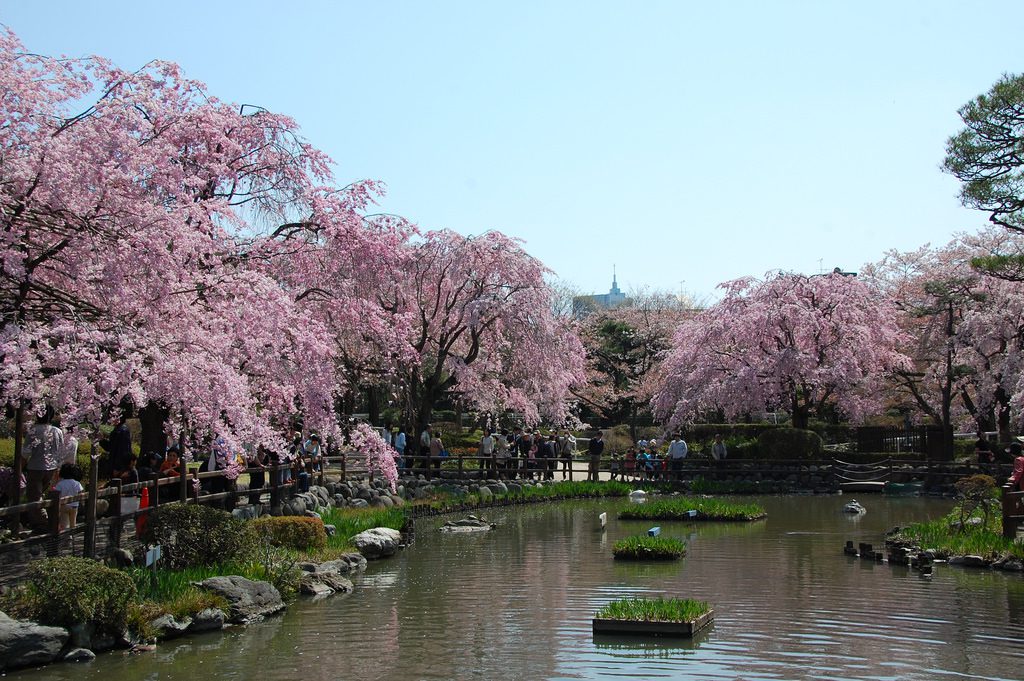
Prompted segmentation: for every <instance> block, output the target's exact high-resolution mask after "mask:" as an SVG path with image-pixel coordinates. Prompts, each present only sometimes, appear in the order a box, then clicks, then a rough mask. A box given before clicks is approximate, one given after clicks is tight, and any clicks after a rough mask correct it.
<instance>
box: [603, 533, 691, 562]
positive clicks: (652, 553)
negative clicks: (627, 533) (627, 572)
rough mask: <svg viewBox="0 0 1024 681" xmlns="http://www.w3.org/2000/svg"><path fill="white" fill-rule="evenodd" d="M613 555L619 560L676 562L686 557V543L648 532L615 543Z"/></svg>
mask: <svg viewBox="0 0 1024 681" xmlns="http://www.w3.org/2000/svg"><path fill="white" fill-rule="evenodd" d="M654 529H659V530H660V528H654ZM612 555H613V556H615V558H616V559H618V560H676V559H677V558H682V557H683V556H685V555H686V542H684V541H683V540H682V539H677V538H675V537H659V536H656V535H655V534H652V533H650V532H648V534H646V535H642V534H641V535H637V536H635V537H625V538H624V539H620V540H619V541H617V542H615V543H614V544H613V545H612Z"/></svg>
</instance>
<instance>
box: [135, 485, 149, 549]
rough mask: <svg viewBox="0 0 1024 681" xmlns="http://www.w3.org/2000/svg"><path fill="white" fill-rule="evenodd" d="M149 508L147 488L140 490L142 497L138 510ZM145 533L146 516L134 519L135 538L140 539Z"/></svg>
mask: <svg viewBox="0 0 1024 681" xmlns="http://www.w3.org/2000/svg"><path fill="white" fill-rule="evenodd" d="M144 508H149V488H148V487H143V488H142V497H141V498H140V499H139V510H140V511H141V510H142V509H144ZM145 531H146V514H143V515H140V516H138V517H137V518H135V536H137V537H141V536H142V534H143V533H144V532H145Z"/></svg>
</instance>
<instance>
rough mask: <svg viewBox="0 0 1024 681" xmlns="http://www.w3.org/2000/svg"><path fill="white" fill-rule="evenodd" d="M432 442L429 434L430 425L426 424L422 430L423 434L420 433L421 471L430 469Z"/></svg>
mask: <svg viewBox="0 0 1024 681" xmlns="http://www.w3.org/2000/svg"><path fill="white" fill-rule="evenodd" d="M431 440H432V437H431V432H430V424H429V423H428V424H427V425H426V426H425V427H424V428H423V432H422V433H420V452H419V454H420V459H421V461H422V462H423V470H424V471H425V470H427V469H428V468H429V467H430V441H431Z"/></svg>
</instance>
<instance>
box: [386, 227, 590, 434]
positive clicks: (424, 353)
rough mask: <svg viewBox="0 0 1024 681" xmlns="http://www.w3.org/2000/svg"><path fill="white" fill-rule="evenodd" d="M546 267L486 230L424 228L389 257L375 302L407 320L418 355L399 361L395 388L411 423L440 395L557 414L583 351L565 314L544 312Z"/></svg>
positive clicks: (422, 420)
mask: <svg viewBox="0 0 1024 681" xmlns="http://www.w3.org/2000/svg"><path fill="white" fill-rule="evenodd" d="M546 272H547V270H546V269H545V267H544V266H543V265H542V264H541V263H540V262H539V261H538V260H537V259H536V258H533V257H532V256H530V255H529V254H528V253H526V251H524V250H523V248H522V246H521V244H520V243H519V242H518V241H516V240H515V239H512V238H509V237H507V236H505V235H504V234H501V233H500V232H494V231H489V232H485V233H484V234H481V235H479V236H471V237H466V236H462V235H460V234H457V233H455V232H451V231H446V230H444V231H431V232H427V233H425V234H423V235H422V237H421V238H419V239H418V240H414V241H412V242H411V243H410V244H409V246H408V247H407V248H406V249H405V251H404V253H403V256H402V258H401V259H398V260H395V269H394V276H395V281H396V285H395V286H394V287H393V288H392V290H391V291H390V292H384V293H382V298H381V303H382V306H383V307H384V308H385V309H387V310H390V311H391V312H392V313H393V314H395V315H396V317H401V318H404V319H405V320H407V322H408V323H409V324H410V325H411V326H410V336H409V343H410V346H411V347H412V348H413V349H414V350H415V352H416V355H417V358H418V361H417V362H415V363H412V364H408V365H407V366H406V367H405V368H404V369H402V372H403V373H402V375H401V376H400V380H399V385H398V390H399V392H400V393H401V394H402V395H403V396H404V404H405V411H406V415H407V419H408V421H409V424H410V425H413V426H415V428H416V430H417V431H418V430H419V429H421V428H423V426H424V425H425V424H426V423H428V422H429V421H430V416H431V413H432V411H433V408H434V405H435V404H436V403H437V402H438V401H440V400H441V399H442V398H444V397H446V396H448V397H454V398H455V399H457V400H459V401H461V402H462V403H463V404H465V405H466V406H469V407H471V408H474V409H477V410H480V411H501V410H513V411H516V412H518V413H520V414H522V416H523V418H524V419H525V420H526V421H527V422H528V423H536V422H537V421H539V420H540V419H541V418H542V417H544V418H547V419H549V420H552V421H555V422H560V421H563V420H564V419H565V418H566V408H567V403H568V402H569V400H570V399H571V395H570V389H571V388H572V387H573V386H575V385H577V384H579V383H580V382H581V381H582V380H583V356H584V355H583V348H582V345H581V343H580V341H579V339H578V337H577V336H576V334H575V332H574V330H573V328H572V324H571V323H570V322H569V320H566V319H564V318H559V317H556V316H555V315H554V314H552V306H551V290H550V288H549V287H548V285H547V283H546V282H545V280H544V276H545V273H546Z"/></svg>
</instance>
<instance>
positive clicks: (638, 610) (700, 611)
mask: <svg viewBox="0 0 1024 681" xmlns="http://www.w3.org/2000/svg"><path fill="white" fill-rule="evenodd" d="M714 616H715V611H714V610H712V609H711V607H710V606H709V605H708V604H707V603H704V602H702V601H692V600H688V599H686V600H682V599H677V598H668V599H664V598H659V599H656V600H647V599H642V598H632V599H631V598H627V599H623V600H620V601H613V602H612V603H609V604H608V605H606V606H605V607H604V608H601V610H599V611H598V612H597V615H596V616H595V617H594V619H593V628H594V633H595V634H630V635H641V636H676V637H691V636H693V635H694V634H695V633H697V632H698V631H700V630H701V629H703V628H704V627H706V626H707V625H709V624H711V622H712V621H713V620H714Z"/></svg>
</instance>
